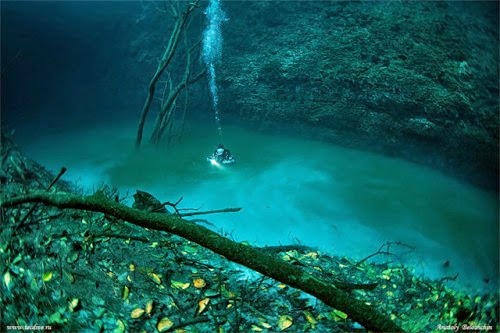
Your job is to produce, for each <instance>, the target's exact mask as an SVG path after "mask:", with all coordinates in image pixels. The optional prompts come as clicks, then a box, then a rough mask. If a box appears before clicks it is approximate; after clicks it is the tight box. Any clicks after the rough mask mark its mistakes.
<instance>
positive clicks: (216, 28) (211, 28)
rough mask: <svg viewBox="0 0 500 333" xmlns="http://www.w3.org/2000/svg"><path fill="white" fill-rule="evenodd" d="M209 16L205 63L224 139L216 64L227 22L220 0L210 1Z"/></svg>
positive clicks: (218, 127)
mask: <svg viewBox="0 0 500 333" xmlns="http://www.w3.org/2000/svg"><path fill="white" fill-rule="evenodd" d="M205 14H206V15H207V26H206V27H205V31H204V32H203V46H202V54H203V62H204V63H205V66H206V67H207V71H208V84H209V87H210V94H211V95H212V104H213V107H214V113H215V124H216V126H217V131H218V133H219V136H220V137H222V126H221V120H220V114H219V107H218V103H219V96H218V92H217V82H216V75H215V64H216V63H217V62H218V61H219V59H220V57H221V54H222V33H221V28H220V27H221V23H222V22H224V21H227V17H226V14H225V13H224V12H223V11H222V9H221V8H220V1H219V0H210V4H209V5H208V7H207V10H206V12H205Z"/></svg>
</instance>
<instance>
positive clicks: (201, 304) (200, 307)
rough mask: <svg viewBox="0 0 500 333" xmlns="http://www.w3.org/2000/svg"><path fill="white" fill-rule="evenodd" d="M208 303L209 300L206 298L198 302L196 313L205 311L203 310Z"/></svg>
mask: <svg viewBox="0 0 500 333" xmlns="http://www.w3.org/2000/svg"><path fill="white" fill-rule="evenodd" d="M208 302H210V298H208V297H207V298H204V299H202V300H201V301H199V302H198V311H197V313H198V314H200V313H202V312H203V310H205V308H206V307H207V305H208Z"/></svg>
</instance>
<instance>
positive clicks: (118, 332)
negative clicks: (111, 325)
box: [113, 319, 125, 333]
mask: <svg viewBox="0 0 500 333" xmlns="http://www.w3.org/2000/svg"><path fill="white" fill-rule="evenodd" d="M123 332H125V324H124V323H123V321H121V320H120V319H118V320H117V321H116V327H115V329H114V330H113V333H123Z"/></svg>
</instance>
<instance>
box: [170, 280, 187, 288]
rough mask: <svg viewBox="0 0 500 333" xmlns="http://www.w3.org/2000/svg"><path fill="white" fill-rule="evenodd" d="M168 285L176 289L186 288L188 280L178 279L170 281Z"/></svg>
mask: <svg viewBox="0 0 500 333" xmlns="http://www.w3.org/2000/svg"><path fill="white" fill-rule="evenodd" d="M170 285H171V286H172V288H176V289H187V288H188V287H189V285H190V283H189V282H186V283H184V282H180V281H172V282H171V283H170Z"/></svg>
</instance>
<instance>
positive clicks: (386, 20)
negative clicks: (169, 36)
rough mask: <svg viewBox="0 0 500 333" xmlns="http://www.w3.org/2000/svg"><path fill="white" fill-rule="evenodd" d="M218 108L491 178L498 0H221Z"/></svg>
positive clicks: (483, 181) (490, 181)
mask: <svg viewBox="0 0 500 333" xmlns="http://www.w3.org/2000/svg"><path fill="white" fill-rule="evenodd" d="M224 8H225V10H226V11H227V14H228V17H229V18H230V21H228V22H227V23H226V24H225V26H224V27H223V29H224V36H225V46H224V47H225V49H224V53H223V59H222V63H223V66H220V75H219V78H218V80H219V84H220V95H221V97H220V107H221V111H222V114H223V117H226V118H228V117H234V118H237V119H240V120H242V121H243V122H246V123H248V124H252V125H251V126H259V127H261V128H263V129H268V130H272V131H273V132H276V131H278V130H279V128H285V127H288V128H289V127H292V128H293V131H294V133H297V131H298V132H301V133H302V134H307V135H308V136H312V137H315V138H316V139H322V140H326V141H330V142H333V143H337V144H341V145H345V146H350V147H354V148H360V149H368V150H374V151H377V152H381V153H384V154H388V155H391V156H396V157H402V158H405V159H408V160H411V161H414V162H417V163H422V164H426V165H429V166H432V167H435V168H439V169H441V170H444V171H445V172H447V173H451V174H452V175H455V176H458V177H459V178H462V179H464V180H467V181H469V182H472V183H474V184H476V185H479V186H481V187H485V188H488V189H498V174H499V167H498V165H499V153H498V140H499V136H498V128H499V115H498V108H499V103H498V93H499V85H498V72H499V66H498V3H496V2H477V3H471V2H441V1H440V2H394V1H390V2H330V1H316V2H309V1H308V2H301V1H296V2H276V1H272V2H267V1H263V2H254V1H252V2H245V3H242V2H225V3H224Z"/></svg>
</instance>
